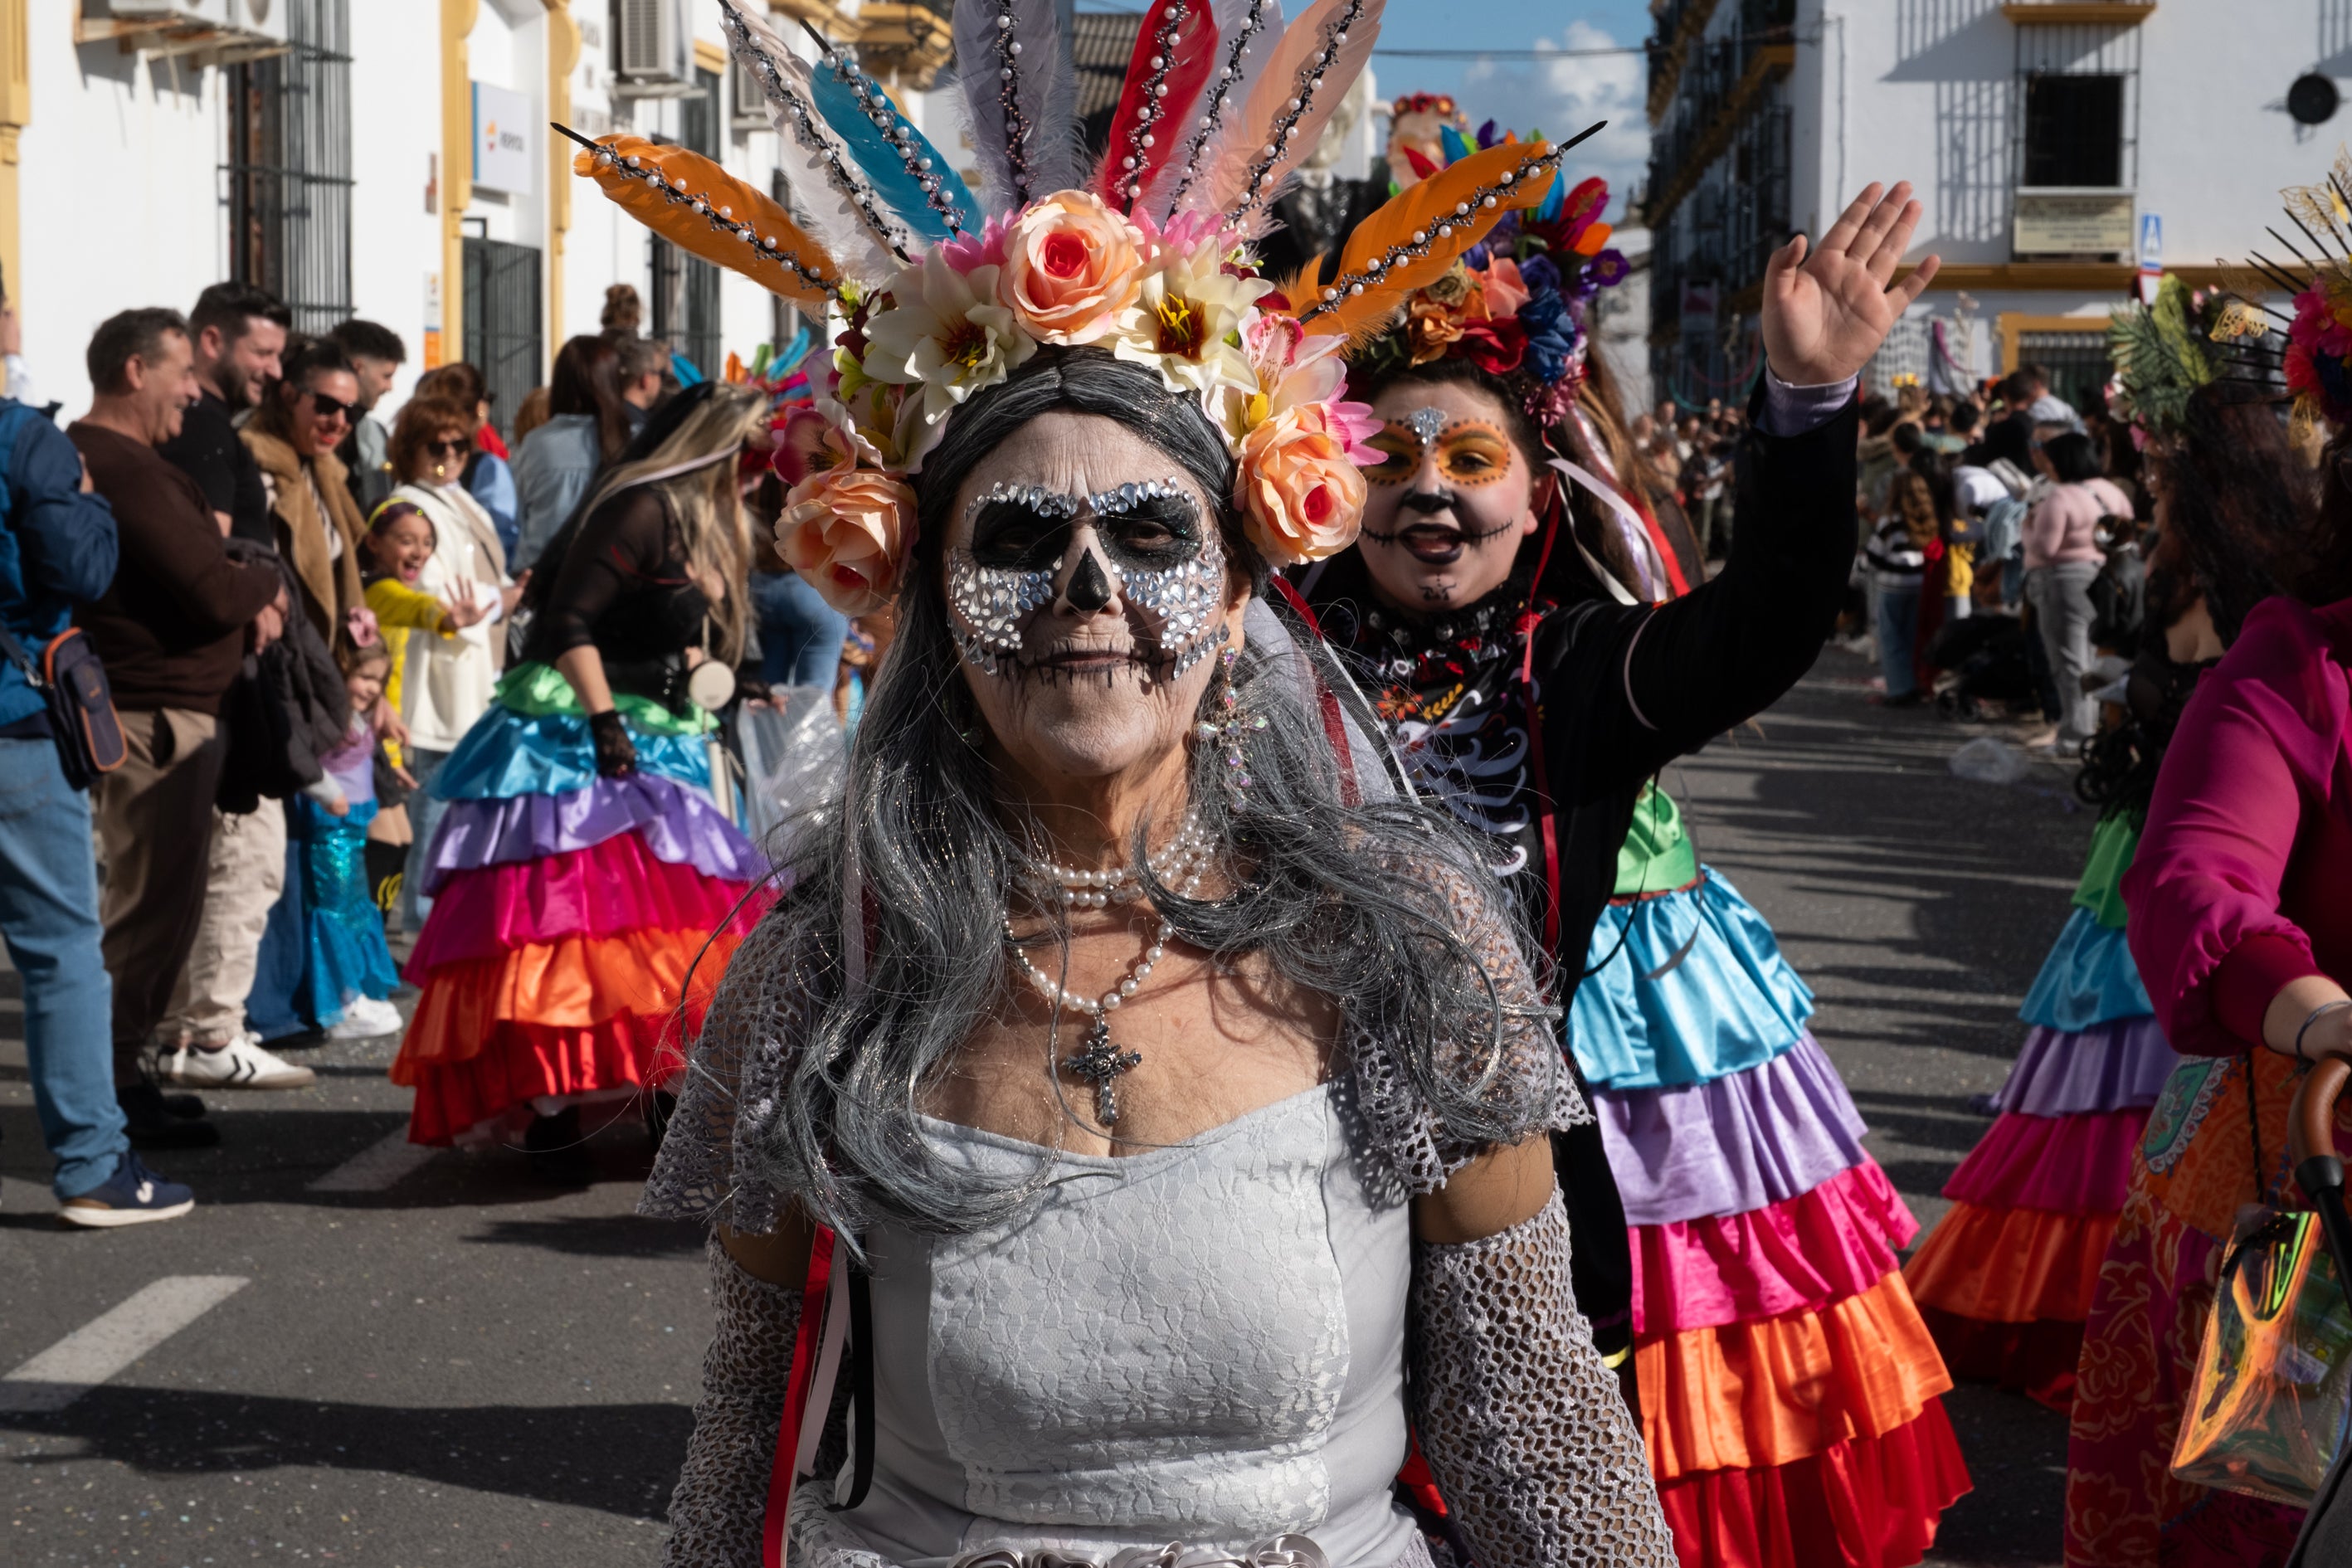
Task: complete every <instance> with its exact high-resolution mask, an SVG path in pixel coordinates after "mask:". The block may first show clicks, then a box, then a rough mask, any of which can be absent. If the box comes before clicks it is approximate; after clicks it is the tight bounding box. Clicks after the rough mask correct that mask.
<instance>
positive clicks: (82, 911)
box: [0, 398, 195, 1226]
mask: <svg viewBox="0 0 2352 1568" xmlns="http://www.w3.org/2000/svg"><path fill="white" fill-rule="evenodd" d="M114 565H115V529H114V511H113V509H112V508H111V507H110V506H108V504H107V502H106V500H105V498H104V497H102V496H100V495H96V494H94V493H92V491H91V489H90V482H89V473H88V472H87V471H86V470H85V469H84V468H83V466H82V460H81V456H80V454H79V452H77V451H75V449H74V446H73V443H72V442H71V441H68V439H67V438H66V437H65V435H64V433H63V432H62V431H60V430H58V427H57V426H54V425H52V424H50V423H49V421H48V420H47V418H46V417H44V416H42V415H40V414H38V413H37V412H35V411H34V410H32V409H29V408H26V406H25V405H22V404H20V403H17V402H16V401H14V400H13V399H7V398H0V624H5V626H7V628H8V630H9V632H10V633H12V634H13V635H14V636H15V637H16V641H17V642H18V643H19V644H20V645H22V647H23V648H24V650H25V652H26V654H27V655H28V656H30V658H32V659H33V660H34V661H35V662H36V664H37V663H38V661H39V658H40V650H41V647H42V645H43V644H45V643H47V641H48V640H49V639H50V638H51V637H56V636H57V635H58V633H59V632H62V631H63V630H65V628H66V622H67V618H68V615H69V614H70V613H71V610H72V606H73V605H74V604H75V603H76V602H77V601H82V600H89V599H95V598H97V597H99V596H100V595H102V594H104V593H105V592H106V590H107V586H108V584H110V583H111V582H112V581H113V579H114ZM89 823H90V818H89V796H88V795H84V794H82V793H81V792H80V791H79V790H77V789H74V788H72V787H71V786H70V785H68V784H67V783H66V778H65V772H64V769H63V768H62V767H61V766H60V765H59V764H58V750H57V742H55V741H54V740H53V739H52V738H51V734H50V729H49V720H48V712H47V707H46V705H45V703H44V700H43V698H42V695H41V693H39V692H38V691H36V690H34V689H32V688H31V687H30V686H29V685H27V684H26V679H25V676H24V673H23V672H22V671H21V670H20V669H19V668H17V666H16V662H15V661H14V660H13V659H0V937H5V939H6V941H7V943H8V956H9V958H10V959H11V960H12V961H13V962H14V963H15V964H16V972H17V973H18V974H20V975H21V976H23V978H24V984H25V1048H26V1056H27V1057H28V1058H30V1061H31V1066H32V1078H33V1104H34V1108H35V1110H37V1112H38V1114H39V1116H40V1122H41V1137H42V1139H43V1141H44V1142H47V1144H48V1146H49V1152H50V1154H51V1155H52V1156H53V1157H54V1158H55V1159H56V1161H57V1174H56V1177H55V1180H54V1183H53V1185H54V1187H55V1190H56V1192H57V1194H58V1202H59V1203H60V1205H62V1206H61V1208H60V1210H59V1217H61V1218H62V1219H64V1220H65V1221H66V1222H67V1223H68V1224H70V1225H79V1226H122V1225H138V1224H142V1223H143V1222H145V1221H147V1220H156V1219H173V1218H175V1217H177V1216H178V1215H184V1214H185V1213H187V1212H188V1210H189V1209H191V1208H193V1207H194V1205H195V1198H194V1194H191V1193H190V1192H189V1190H188V1189H187V1188H186V1187H184V1186H182V1185H181V1184H178V1183H176V1182H167V1181H164V1180H163V1179H162V1178H161V1177H159V1176H157V1175H156V1174H155V1173H153V1172H152V1171H150V1170H148V1169H147V1168H146V1166H145V1165H143V1164H142V1163H140V1160H139V1156H138V1155H137V1154H135V1153H133V1152H131V1141H130V1138H129V1137H128V1135H127V1134H126V1132H125V1130H124V1126H123V1119H122V1110H121V1107H120V1106H119V1105H117V1104H116V1102H115V1093H114V1056H113V1041H114V1024H113V1013H114V986H113V982H112V981H111V980H110V979H109V977H108V975H107V972H106V960H105V958H104V957H103V955H102V954H101V953H100V950H99V940H100V934H101V928H100V924H99V918H98V868H97V866H96V864H95V862H94V861H93V859H92V858H91V853H90V829H89Z"/></svg>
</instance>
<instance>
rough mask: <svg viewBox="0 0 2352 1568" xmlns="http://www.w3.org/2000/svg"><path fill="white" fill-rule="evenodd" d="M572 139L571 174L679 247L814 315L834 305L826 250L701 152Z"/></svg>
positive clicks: (632, 139) (636, 139) (629, 140)
mask: <svg viewBox="0 0 2352 1568" xmlns="http://www.w3.org/2000/svg"><path fill="white" fill-rule="evenodd" d="M565 134H567V135H570V134H572V133H571V132H565ZM574 140H579V141H582V142H583V148H582V150H581V151H580V152H579V153H575V154H573V156H572V173H573V174H579V175H582V176H583V177H585V178H587V179H591V180H593V181H595V182H596V188H597V189H599V190H601V191H603V192H604V195H607V196H609V197H611V198H612V200H613V202H614V205H617V206H618V207H620V209H621V210H622V211H624V212H625V213H627V214H628V215H629V216H631V217H633V218H635V219H636V220H637V221H638V222H639V223H641V224H643V225H645V226H646V227H647V228H649V229H651V230H653V231H654V232H655V233H656V234H657V235H660V236H661V237H663V238H664V239H667V240H668V241H669V242H670V243H671V244H672V245H675V246H677V247H678V248H679V249H680V250H684V251H688V252H689V253H691V254H693V255H696V256H699V257H701V258H703V259H704V260H705V261H713V262H716V263H718V264H719V266H721V267H724V268H728V269H729V270H730V271H735V272H740V273H741V274H742V275H743V276H744V277H746V278H749V279H751V281H752V282H754V283H757V284H759V285H761V287H762V288H765V289H769V290H771V291H772V292H773V293H777V294H781V295H782V296H783V297H784V298H785V299H787V300H792V301H793V303H794V304H796V305H800V306H802V307H803V308H805V309H807V310H812V311H814V312H816V313H817V314H819V315H822V314H823V313H824V310H825V307H826V306H828V305H830V304H831V303H833V297H834V290H835V289H836V288H837V287H838V286H839V284H840V276H841V275H840V273H839V271H838V270H837V269H836V268H835V267H834V265H833V261H832V258H830V257H828V256H826V255H825V253H824V248H823V247H821V246H819V245H818V244H817V242H816V241H815V240H814V239H812V238H810V237H809V236H808V235H807V234H805V233H803V231H802V229H801V227H800V226H799V225H798V224H795V223H794V222H793V220H792V217H791V216H790V215H789V214H787V213H786V212H785V211H784V209H783V208H782V207H780V206H778V205H776V204H775V203H774V202H773V201H772V200H771V199H770V198H769V197H767V196H766V195H762V194H761V193H760V192H759V191H757V190H754V189H753V188H752V187H751V186H750V185H747V184H744V183H743V182H742V181H740V180H739V179H737V178H736V177H735V176H734V175H732V174H729V173H728V172H727V171H726V170H724V169H722V168H720V167H719V165H718V164H716V163H712V162H711V161H710V160H709V159H708V158H706V157H704V156H702V154H700V153H694V152H690V151H688V149H686V148H684V147H672V146H666V145H664V144H662V143H660V142H648V141H646V139H645V138H644V137H642V136H605V137H601V138H599V139H598V140H596V141H594V142H586V141H585V139H584V138H578V137H575V138H574Z"/></svg>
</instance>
